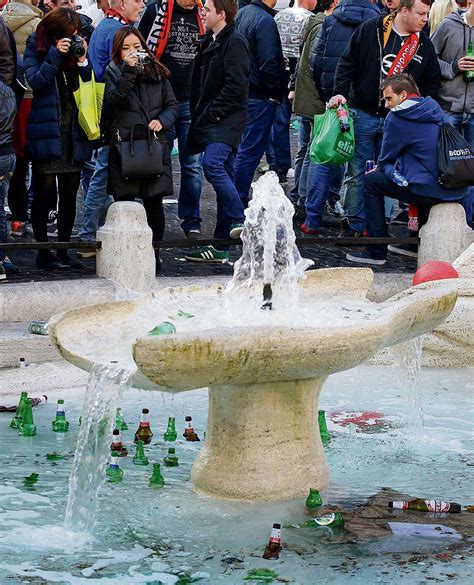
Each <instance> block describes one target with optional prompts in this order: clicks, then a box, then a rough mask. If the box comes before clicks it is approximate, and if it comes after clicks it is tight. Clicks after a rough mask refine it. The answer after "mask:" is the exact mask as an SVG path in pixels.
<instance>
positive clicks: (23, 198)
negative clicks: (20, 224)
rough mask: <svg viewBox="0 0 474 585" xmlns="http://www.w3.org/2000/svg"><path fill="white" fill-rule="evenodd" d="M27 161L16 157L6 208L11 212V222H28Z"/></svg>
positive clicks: (21, 157)
mask: <svg viewBox="0 0 474 585" xmlns="http://www.w3.org/2000/svg"><path fill="white" fill-rule="evenodd" d="M28 163H29V161H28V159H26V158H25V157H23V156H17V157H16V167H15V170H14V172H13V176H12V178H11V180H10V186H9V187H8V207H9V208H10V211H11V212H12V221H28V189H27V187H26V179H27V176H28Z"/></svg>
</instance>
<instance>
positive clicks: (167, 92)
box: [104, 62, 178, 199]
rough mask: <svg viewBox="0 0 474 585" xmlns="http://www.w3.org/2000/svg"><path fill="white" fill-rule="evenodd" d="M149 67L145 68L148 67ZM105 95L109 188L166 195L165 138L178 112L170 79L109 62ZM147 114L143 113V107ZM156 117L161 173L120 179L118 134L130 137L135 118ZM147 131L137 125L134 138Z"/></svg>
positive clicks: (116, 191)
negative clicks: (162, 154) (108, 118)
mask: <svg viewBox="0 0 474 585" xmlns="http://www.w3.org/2000/svg"><path fill="white" fill-rule="evenodd" d="M147 69H148V68H147ZM104 81H105V83H106V87H105V99H106V101H107V104H108V107H109V114H110V116H111V121H110V124H109V128H108V130H109V140H110V146H111V148H110V156H109V185H108V187H109V192H110V193H111V194H112V195H113V196H114V197H115V198H116V199H118V198H120V197H128V196H130V195H135V196H138V197H153V196H160V197H161V196H165V195H171V194H172V193H173V183H172V173H171V156H170V153H169V148H168V142H167V141H166V138H165V132H166V130H169V129H170V128H171V127H172V126H173V124H174V123H175V121H176V118H177V116H178V102H177V100H176V98H175V96H174V93H173V90H172V89H171V85H170V82H169V81H168V80H167V79H164V78H162V77H160V76H159V75H157V74H156V73H153V74H146V73H138V71H137V68H136V67H130V66H129V65H127V64H126V63H123V64H122V66H121V67H120V66H119V65H117V64H115V63H114V62H112V63H110V65H109V66H108V67H107V70H106V72H105V76H104ZM144 110H145V111H146V113H147V115H146V114H145V111H144ZM150 120H159V121H160V122H161V124H162V126H163V128H162V130H161V131H160V132H159V133H158V138H159V140H161V141H162V142H163V143H164V144H165V151H166V156H165V161H164V162H165V165H164V167H165V169H164V174H163V175H161V176H159V177H157V178H153V179H137V180H131V179H123V178H122V174H121V164H120V158H119V155H118V150H117V148H116V144H117V142H118V135H117V131H118V134H119V135H120V139H121V140H122V141H127V140H129V139H130V133H131V130H132V127H133V125H134V124H136V123H137V122H145V123H146V124H147V125H148V123H149V121H150ZM146 137H147V131H146V129H145V128H144V127H143V126H142V127H138V128H137V129H136V132H135V138H136V139H140V138H146Z"/></svg>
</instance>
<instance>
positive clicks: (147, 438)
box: [133, 408, 153, 445]
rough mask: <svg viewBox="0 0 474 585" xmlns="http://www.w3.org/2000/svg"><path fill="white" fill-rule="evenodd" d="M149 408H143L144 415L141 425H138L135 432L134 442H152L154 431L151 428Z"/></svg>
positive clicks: (147, 443) (146, 443)
mask: <svg viewBox="0 0 474 585" xmlns="http://www.w3.org/2000/svg"><path fill="white" fill-rule="evenodd" d="M149 412H150V411H149V410H148V408H144V409H143V410H142V416H141V419H140V425H139V426H138V430H137V432H136V433H135V439H134V441H133V442H134V443H136V442H137V441H143V443H144V444H145V445H149V444H150V443H151V438H152V437H153V433H152V432H151V429H150V417H149Z"/></svg>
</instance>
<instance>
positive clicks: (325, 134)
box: [310, 104, 355, 166]
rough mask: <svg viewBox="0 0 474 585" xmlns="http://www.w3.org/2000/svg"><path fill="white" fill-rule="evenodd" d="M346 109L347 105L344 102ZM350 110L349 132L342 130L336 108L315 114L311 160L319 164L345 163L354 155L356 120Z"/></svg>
mask: <svg viewBox="0 0 474 585" xmlns="http://www.w3.org/2000/svg"><path fill="white" fill-rule="evenodd" d="M343 107H344V109H345V110H347V106H346V105H345V104H344V106H343ZM347 112H348V118H349V126H350V130H349V132H341V128H340V126H339V121H338V119H337V112H336V109H335V108H327V109H326V111H325V112H324V114H321V115H320V116H314V130H313V140H312V142H311V148H310V159H311V162H313V163H316V164H318V165H334V166H336V165H343V164H344V163H346V162H347V161H349V160H351V158H352V157H353V156H354V149H355V140H354V121H353V119H352V116H351V115H350V114H349V111H348V110H347Z"/></svg>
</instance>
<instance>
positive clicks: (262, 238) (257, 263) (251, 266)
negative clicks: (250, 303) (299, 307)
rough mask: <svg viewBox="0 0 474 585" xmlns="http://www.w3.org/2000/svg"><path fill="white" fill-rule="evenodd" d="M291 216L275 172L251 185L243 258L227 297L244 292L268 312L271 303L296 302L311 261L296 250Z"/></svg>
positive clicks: (292, 210)
mask: <svg viewBox="0 0 474 585" xmlns="http://www.w3.org/2000/svg"><path fill="white" fill-rule="evenodd" d="M293 214H294V208H293V205H292V203H291V202H290V200H289V199H288V198H287V197H286V195H285V193H284V191H283V189H282V187H281V185H280V183H279V181H278V176H277V174H276V173H274V172H270V173H266V174H265V175H264V176H263V177H261V178H260V179H259V180H258V181H257V182H256V183H254V185H253V194H252V200H251V201H250V203H249V206H248V208H247V209H246V211H245V218H246V219H245V227H244V231H243V232H242V242H243V249H242V256H241V257H240V259H239V260H238V261H237V262H236V263H235V267H234V276H233V278H232V281H231V282H230V283H229V285H228V286H227V290H226V292H227V293H228V294H232V292H233V291H242V289H246V291H245V293H246V294H245V296H246V299H248V295H249V293H250V296H251V297H256V298H258V299H259V300H260V301H262V305H261V306H262V308H264V309H271V308H272V307H273V303H274V302H279V303H280V304H281V305H282V306H283V305H288V304H290V303H291V304H294V303H295V302H297V299H298V281H299V279H300V278H301V276H302V275H303V272H304V271H305V270H306V269H307V268H308V267H309V266H311V265H312V264H313V262H312V260H308V259H305V258H302V257H301V255H300V253H299V250H298V248H297V247H296V244H295V233H294V231H293Z"/></svg>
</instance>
